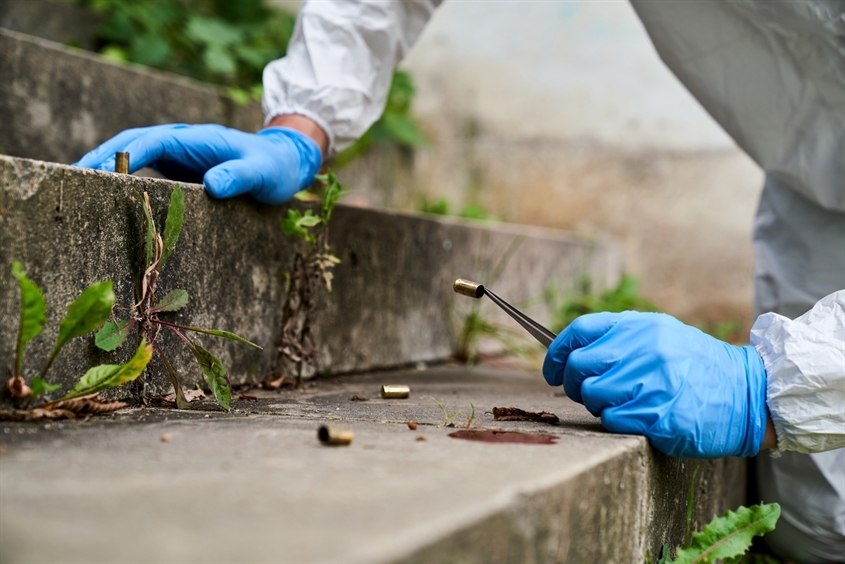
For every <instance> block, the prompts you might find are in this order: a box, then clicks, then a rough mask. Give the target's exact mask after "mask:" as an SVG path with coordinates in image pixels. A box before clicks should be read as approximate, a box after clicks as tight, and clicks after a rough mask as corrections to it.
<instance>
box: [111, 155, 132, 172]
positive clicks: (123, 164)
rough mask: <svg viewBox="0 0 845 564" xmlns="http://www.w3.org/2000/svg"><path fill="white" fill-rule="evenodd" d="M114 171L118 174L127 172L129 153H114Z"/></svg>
mask: <svg viewBox="0 0 845 564" xmlns="http://www.w3.org/2000/svg"><path fill="white" fill-rule="evenodd" d="M114 171H115V172H117V173H118V174H129V153H115V154H114Z"/></svg>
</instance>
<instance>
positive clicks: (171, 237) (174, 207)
mask: <svg viewBox="0 0 845 564" xmlns="http://www.w3.org/2000/svg"><path fill="white" fill-rule="evenodd" d="M184 220H185V194H184V193H183V192H182V188H181V187H180V186H179V185H178V184H177V185H176V186H175V187H174V188H173V192H172V193H171V194H170V206H169V207H168V208H167V219H166V220H165V222H164V237H163V239H162V242H163V244H164V250H163V251H162V254H161V261H160V262H159V265H158V268H159V270H161V269H162V267H163V266H164V263H165V262H166V261H167V259H169V258H170V255H172V254H173V249H175V248H176V241H178V240H179V233H181V232H182V223H183V222H184Z"/></svg>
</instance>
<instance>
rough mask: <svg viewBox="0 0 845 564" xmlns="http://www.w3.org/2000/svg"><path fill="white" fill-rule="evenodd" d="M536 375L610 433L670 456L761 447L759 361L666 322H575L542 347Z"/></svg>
mask: <svg viewBox="0 0 845 564" xmlns="http://www.w3.org/2000/svg"><path fill="white" fill-rule="evenodd" d="M543 375H544V376H545V377H546V381H547V382H548V383H549V384H550V385H552V386H559V385H561V384H563V386H564V389H565V390H566V395H567V396H569V398H570V399H572V400H574V401H577V402H579V403H583V404H584V406H585V407H586V408H587V409H588V410H589V411H590V413H592V414H593V415H595V416H601V421H602V425H603V426H604V427H605V428H606V429H607V430H609V431H613V432H617V433H631V434H637V435H645V436H646V437H648V438H649V439H650V440H651V443H652V444H653V445H654V446H655V447H656V448H657V449H658V450H660V451H662V452H664V453H666V454H668V455H670V456H678V457H684V458H719V457H722V456H753V455H755V454H757V453H758V452H759V451H760V447H761V445H762V443H763V438H764V436H765V432H766V417H767V410H766V371H765V368H764V366H763V360H762V359H761V358H760V355H759V354H757V351H755V350H754V348H753V347H735V346H732V345H729V344H727V343H723V342H722V341H719V340H717V339H714V338H713V337H710V336H709V335H706V334H704V333H702V332H701V331H699V330H698V329H696V328H694V327H690V326H688V325H684V324H683V323H681V322H680V321H678V320H677V319H675V318H674V317H671V316H669V315H665V314H658V313H638V312H633V311H627V312H624V313H595V314H590V315H584V316H581V317H579V318H578V319H576V320H575V321H574V322H573V323H572V324H571V325H569V327H567V328H566V330H565V331H563V332H562V333H561V334H560V335H558V337H557V338H556V339H555V340H554V342H553V343H552V345H551V347H549V352H548V354H547V355H546V359H545V362H544V363H543Z"/></svg>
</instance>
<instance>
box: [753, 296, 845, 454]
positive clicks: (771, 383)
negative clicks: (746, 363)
mask: <svg viewBox="0 0 845 564" xmlns="http://www.w3.org/2000/svg"><path fill="white" fill-rule="evenodd" d="M751 344H752V345H753V346H754V348H755V349H756V350H757V352H758V353H759V354H760V356H761V357H763V364H764V365H765V367H766V376H767V382H766V392H767V394H766V395H767V402H768V406H769V412H770V413H771V416H772V422H773V423H774V425H775V431H777V436H778V450H779V451H783V450H791V451H797V452H805V453H810V452H823V451H827V450H832V449H835V448H842V447H845V290H840V291H838V292H834V293H833V294H831V295H829V296H827V297H825V298H823V299H822V300H820V301H819V302H818V303H817V304H816V305H815V306H814V307H813V309H811V310H810V311H808V312H807V313H805V314H804V315H802V316H801V317H799V318H797V319H795V320H791V319H789V318H787V317H784V316H782V315H778V314H776V313H766V314H763V315H761V316H760V317H758V318H757V322H756V323H755V324H754V327H753V328H752V329H751Z"/></svg>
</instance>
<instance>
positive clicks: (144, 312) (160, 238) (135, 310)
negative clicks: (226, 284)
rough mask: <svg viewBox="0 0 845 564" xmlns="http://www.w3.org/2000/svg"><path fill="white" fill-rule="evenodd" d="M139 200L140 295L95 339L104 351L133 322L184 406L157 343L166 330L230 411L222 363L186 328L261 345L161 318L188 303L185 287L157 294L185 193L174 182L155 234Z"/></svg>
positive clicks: (117, 343) (229, 392) (117, 341)
mask: <svg viewBox="0 0 845 564" xmlns="http://www.w3.org/2000/svg"><path fill="white" fill-rule="evenodd" d="M140 200H141V209H142V210H143V212H144V224H145V228H144V233H145V237H146V245H145V251H146V253H145V262H144V264H145V270H144V272H143V274H142V275H141V280H140V292H139V293H140V296H139V298H140V299H139V301H138V302H137V303H135V304H133V305H132V306H131V307H130V308H129V312H130V318H129V319H127V320H118V321H109V322H107V323H105V325H103V328H102V329H100V331H98V332H97V335H96V338H95V343H96V345H97V347H98V348H100V349H102V350H104V351H113V350H115V349H116V348H118V347H119V346H120V345H121V344H123V342H124V341H125V340H126V338H127V336H128V335H129V332H130V330H131V329H132V328H133V327H134V326H137V327H138V328H139V330H140V331H141V334H142V335H143V336H144V338H145V339H146V341H149V343H150V344H151V345H152V347H153V348H154V349H155V350H156V352H157V353H158V355H159V356H160V357H161V360H162V362H163V363H164V366H165V368H166V369H167V373H168V374H169V375H170V381H171V383H172V384H173V389H174V392H175V394H176V405H177V407H179V408H180V409H183V408H188V407H189V403H188V401H187V400H186V399H185V394H184V392H183V390H182V386H181V384H180V383H179V379H178V378H177V377H176V372H175V370H174V369H173V366H172V365H171V364H170V361H169V360H168V358H167V356H165V354H164V351H163V350H162V349H161V347H160V346H159V344H158V335H159V331H160V330H161V328H162V327H163V328H165V329H167V330H168V331H170V332H172V333H173V334H175V335H176V336H177V337H179V339H180V340H182V341H183V342H184V343H185V345H187V347H188V349H189V350H190V351H191V353H192V354H193V355H194V359H195V360H196V361H197V365H198V366H199V368H200V371H201V372H202V374H203V375H204V376H205V380H206V382H207V383H208V387H209V388H210V389H211V392H212V393H213V394H214V397H215V399H216V400H217V403H219V404H220V405H221V406H222V407H223V408H224V409H227V410H228V409H229V406H230V404H231V399H232V386H231V383H230V382H229V376H228V374H227V372H226V368H225V367H224V366H223V364H222V363H221V362H220V359H218V358H217V357H215V356H214V355H212V354H211V353H210V352H208V351H207V350H206V349H204V348H203V347H201V346H200V345H199V344H198V343H197V342H196V341H195V340H193V339H191V338H189V337H188V336H187V335H186V333H187V332H195V333H203V334H206V335H213V336H215V337H223V338H225V339H231V340H233V341H237V342H239V343H242V344H245V345H248V346H250V347H253V348H256V349H259V350H261V347H260V346H258V345H256V344H255V343H251V342H250V341H247V340H246V339H244V338H242V337H239V336H237V335H235V334H234V333H230V332H228V331H221V330H219V329H204V328H202V327H193V326H190V325H181V324H178V323H174V322H172V321H165V320H164V319H161V317H160V315H161V314H165V313H170V312H174V311H178V310H180V309H182V308H183V307H185V306H186V305H187V304H188V292H186V291H185V290H173V291H171V292H169V293H168V294H167V295H166V296H164V297H163V298H161V299H159V298H158V296H157V286H158V280H159V277H160V274H161V270H162V269H163V268H164V265H165V263H166V262H167V260H168V259H169V258H170V256H171V255H172V254H173V251H174V250H175V248H176V242H177V241H178V240H179V235H180V233H181V231H182V223H183V221H184V215H185V198H184V194H183V193H182V189H181V188H180V187H179V185H178V184H177V185H176V186H175V187H174V188H173V192H172V193H171V195H170V205H169V207H168V209H167V219H166V221H165V223H164V233H159V232H158V229H157V228H156V224H155V221H154V220H153V212H152V207H151V206H150V198H149V195H148V194H147V193H146V192H144V194H143V196H142V197H141V198H140Z"/></svg>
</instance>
